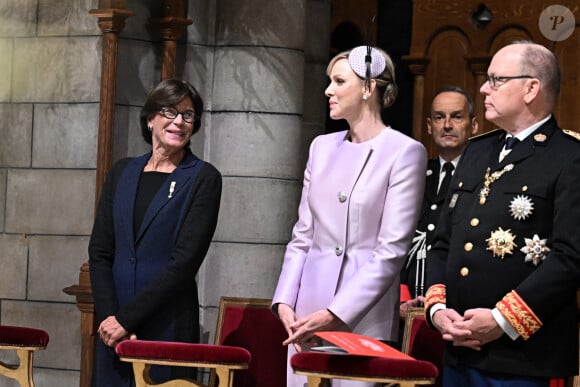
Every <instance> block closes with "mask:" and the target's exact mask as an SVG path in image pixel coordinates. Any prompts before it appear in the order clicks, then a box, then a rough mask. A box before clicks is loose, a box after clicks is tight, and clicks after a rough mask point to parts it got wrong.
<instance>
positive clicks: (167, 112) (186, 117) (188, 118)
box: [159, 107, 196, 124]
mask: <svg viewBox="0 0 580 387" xmlns="http://www.w3.org/2000/svg"><path fill="white" fill-rule="evenodd" d="M159 112H160V113H161V114H163V115H164V116H165V118H169V119H170V120H174V119H176V118H177V116H178V115H180V114H181V118H183V121H185V122H187V123H190V124H191V123H192V122H193V121H195V119H196V117H195V112H194V111H193V110H187V111H184V112H180V111H179V110H177V109H175V108H172V107H163V108H161V110H159Z"/></svg>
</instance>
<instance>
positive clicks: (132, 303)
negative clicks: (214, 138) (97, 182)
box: [89, 150, 221, 387]
mask: <svg viewBox="0 0 580 387" xmlns="http://www.w3.org/2000/svg"><path fill="white" fill-rule="evenodd" d="M150 156H151V154H150V153H149V154H146V155H143V156H141V157H137V158H132V159H123V160H120V161H119V162H117V163H116V164H115V165H114V167H113V168H112V169H111V172H110V173H109V175H108V177H107V181H106V183H105V185H104V188H103V192H102V194H101V198H100V202H99V206H98V210H97V214H96V219H95V224H94V227H93V232H92V235H91V240H90V243H89V263H90V274H91V284H92V288H93V297H94V301H95V312H96V316H97V322H98V323H100V322H101V321H103V320H104V319H105V318H107V317H108V316H111V315H114V316H115V317H116V318H117V321H119V323H120V324H121V325H122V326H123V327H124V328H125V329H126V330H127V331H129V332H131V333H135V334H136V335H137V337H138V338H139V339H146V340H171V341H185V342H196V341H199V311H198V310H199V303H198V297H197V285H196V282H195V275H196V274H197V271H198V269H199V267H200V266H201V264H202V262H203V260H204V258H205V255H206V253H207V250H208V248H209V245H210V242H211V239H212V237H213V234H214V231H215V228H216V224H217V218H218V211H219V203H220V197H221V175H220V173H219V172H218V171H217V169H215V168H214V167H213V166H212V165H211V164H209V163H205V162H203V161H201V160H200V159H198V158H197V157H196V156H195V155H193V154H192V153H191V152H190V151H189V150H188V151H187V153H186V155H185V157H184V158H183V160H182V161H181V163H180V164H179V166H178V167H177V168H176V169H175V170H174V171H173V172H172V173H171V174H170V175H169V176H168V178H167V180H166V181H165V183H164V184H163V185H162V186H161V188H160V189H159V191H158V192H157V193H156V195H155V196H154V198H153V200H152V201H151V203H150V205H149V207H148V209H147V211H146V213H145V216H144V218H143V221H142V223H141V227H140V229H139V230H134V207H135V200H136V196H137V190H138V187H139V180H140V177H141V173H142V171H143V168H144V167H145V164H146V163H147V161H148V160H149V158H150ZM171 186H173V187H174V189H173V192H172V193H171V194H170V187H171ZM97 342H98V344H99V345H98V346H97V356H96V363H98V364H97V366H96V370H95V373H96V374H97V376H98V377H101V379H100V381H99V383H97V385H102V386H105V385H106V386H108V387H112V386H125V385H130V384H126V380H127V377H128V376H127V375H125V374H124V372H123V371H121V372H118V373H119V375H118V376H119V377H118V378H117V379H116V375H115V372H112V371H111V370H110V369H109V370H108V369H107V368H110V365H111V360H114V361H113V362H112V363H115V361H116V357H115V355H114V351H113V350H112V349H111V348H109V347H106V346H105V345H104V344H103V343H102V342H101V341H100V340H97ZM117 366H119V367H120V368H119V369H122V368H123V367H122V366H120V365H118V364H117ZM129 374H130V372H129ZM104 375H107V376H105V378H104V379H103V378H102V377H103V376H104ZM129 378H130V379H132V378H131V377H130V376H129ZM121 380H122V381H121Z"/></svg>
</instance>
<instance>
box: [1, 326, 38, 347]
mask: <svg viewBox="0 0 580 387" xmlns="http://www.w3.org/2000/svg"><path fill="white" fill-rule="evenodd" d="M48 340H49V337H48V333H46V332H45V331H43V330H41V329H34V328H25V327H13V326H9V325H0V345H4V346H9V345H13V346H16V347H38V348H46V346H47V345H48Z"/></svg>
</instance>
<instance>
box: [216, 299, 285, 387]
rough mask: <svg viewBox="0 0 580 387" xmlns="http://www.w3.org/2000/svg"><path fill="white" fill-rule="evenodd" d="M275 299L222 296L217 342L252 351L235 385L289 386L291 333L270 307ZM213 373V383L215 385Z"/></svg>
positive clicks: (239, 386) (242, 386) (238, 386)
mask: <svg viewBox="0 0 580 387" xmlns="http://www.w3.org/2000/svg"><path fill="white" fill-rule="evenodd" d="M270 305H271V300H268V299H258V298H238V297H222V298H221V300H220V308H219V312H218V320H217V329H216V335H215V341H214V344H218V345H229V346H237V347H242V348H246V349H247V350H248V351H250V353H251V354H252V360H251V362H250V366H249V368H248V369H247V370H243V371H238V372H237V373H236V377H235V379H234V387H272V386H276V387H285V386H286V364H287V359H286V357H287V348H286V347H285V346H283V345H282V342H283V341H284V340H285V339H286V337H287V336H288V335H287V334H286V331H285V330H284V327H283V326H282V323H281V322H280V320H278V318H277V317H276V316H275V315H274V314H273V313H272V311H271V310H270ZM215 378H216V376H215V373H213V372H212V373H211V374H210V386H214V385H215Z"/></svg>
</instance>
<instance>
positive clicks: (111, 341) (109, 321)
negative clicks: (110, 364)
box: [97, 316, 137, 347]
mask: <svg viewBox="0 0 580 387" xmlns="http://www.w3.org/2000/svg"><path fill="white" fill-rule="evenodd" d="M97 333H98V334H99V337H100V338H101V340H103V343H105V345H108V346H109V347H115V345H117V343H118V342H119V341H121V340H124V339H126V338H130V339H131V340H135V339H136V338H137V336H135V335H134V334H133V335H131V337H128V336H129V332H127V331H126V330H125V328H123V326H122V325H121V324H119V322H118V321H117V318H116V317H115V316H109V317H107V318H106V319H104V320H103V322H102V323H101V325H99V329H98V330H97Z"/></svg>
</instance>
